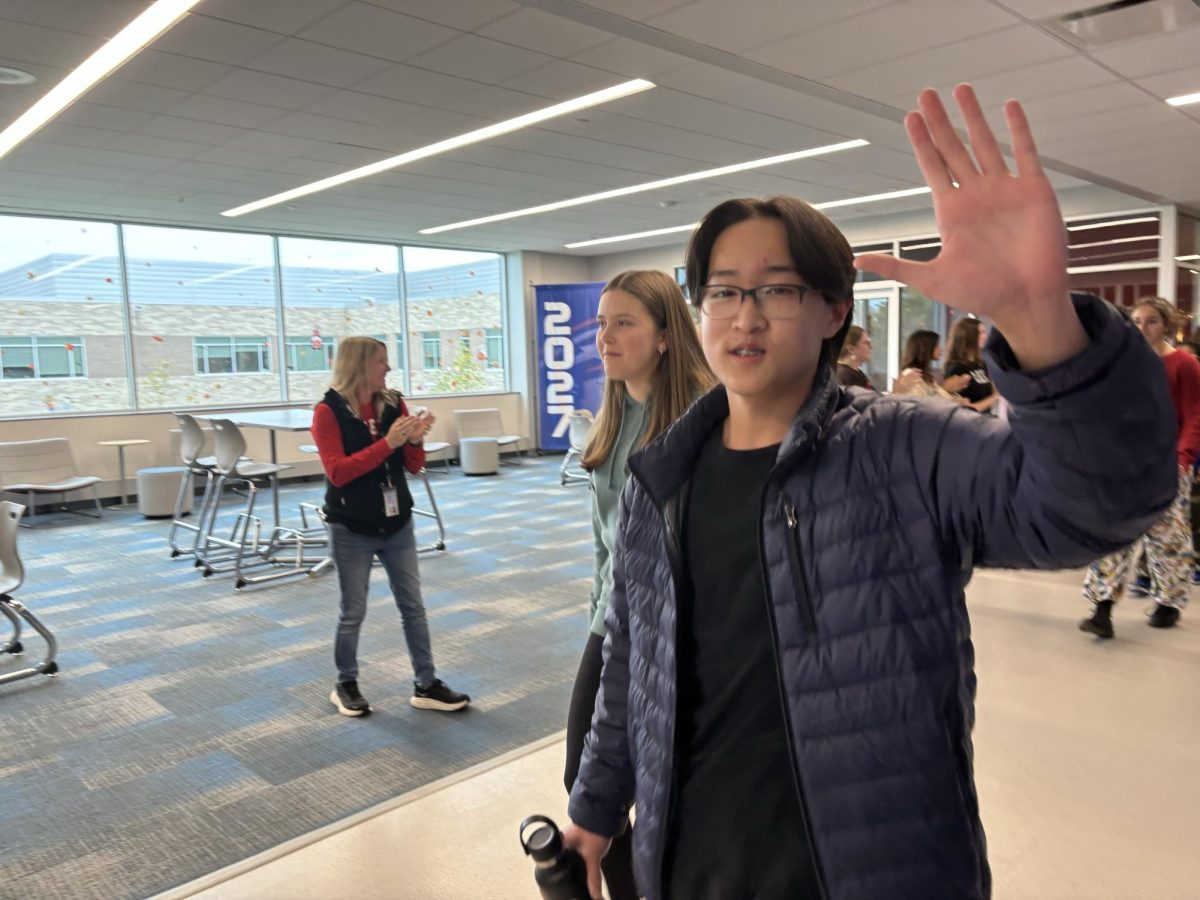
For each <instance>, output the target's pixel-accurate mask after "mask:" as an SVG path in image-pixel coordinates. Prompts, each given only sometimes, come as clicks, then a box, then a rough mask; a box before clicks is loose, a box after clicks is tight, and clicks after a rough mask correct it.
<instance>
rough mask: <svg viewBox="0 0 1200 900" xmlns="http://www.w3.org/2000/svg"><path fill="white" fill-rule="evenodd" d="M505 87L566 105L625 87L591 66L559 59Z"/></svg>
mask: <svg viewBox="0 0 1200 900" xmlns="http://www.w3.org/2000/svg"><path fill="white" fill-rule="evenodd" d="M501 83H502V84H503V86H504V87H506V88H511V89H512V90H514V91H518V92H521V93H523V94H526V95H532V96H537V97H544V98H546V99H548V100H552V101H554V100H557V101H563V100H570V99H571V98H573V97H582V96H583V95H584V94H590V93H593V92H594V91H601V90H604V89H605V88H608V87H613V86H614V85H617V84H620V83H621V77H620V76H618V75H614V74H612V73H611V72H602V71H600V70H599V69H596V68H593V67H591V66H581V65H579V64H577V63H574V62H568V61H567V60H565V59H556V60H554V61H553V62H549V63H547V64H546V65H544V66H540V67H538V68H536V69H532V70H530V71H528V72H525V73H524V74H521V75H518V76H516V77H515V78H508V79H506V80H505V81H503V82H501ZM534 102H536V101H534ZM584 115H586V113H584Z"/></svg>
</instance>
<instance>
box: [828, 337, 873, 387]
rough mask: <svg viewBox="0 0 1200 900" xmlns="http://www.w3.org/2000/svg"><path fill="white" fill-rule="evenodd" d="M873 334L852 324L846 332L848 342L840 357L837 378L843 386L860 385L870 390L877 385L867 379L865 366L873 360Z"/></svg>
mask: <svg viewBox="0 0 1200 900" xmlns="http://www.w3.org/2000/svg"><path fill="white" fill-rule="evenodd" d="M872 349H873V347H872V344H871V336H870V335H869V334H867V332H866V331H865V330H863V328H862V327H861V326H858V325H851V326H850V330H849V331H847V332H846V343H845V344H843V345H842V354H841V356H839V357H838V366H837V380H838V384H840V385H841V386H842V387H860V388H866V389H867V390H869V391H873V390H875V387H874V386H873V385H872V384H871V382H870V381H869V380H868V379H867V373H866V372H864V371H863V366H865V365H866V364H867V363H869V362H870V361H871V350H872Z"/></svg>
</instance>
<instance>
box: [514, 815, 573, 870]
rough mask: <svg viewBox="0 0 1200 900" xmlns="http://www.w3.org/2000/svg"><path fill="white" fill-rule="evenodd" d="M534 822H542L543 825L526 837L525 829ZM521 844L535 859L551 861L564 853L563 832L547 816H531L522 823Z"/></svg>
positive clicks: (537, 860)
mask: <svg viewBox="0 0 1200 900" xmlns="http://www.w3.org/2000/svg"><path fill="white" fill-rule="evenodd" d="M534 823H538V824H540V825H541V827H540V828H538V829H537V830H536V831H534V832H533V834H531V835H530V836H529V837H528V838H526V837H525V829H526V828H527V827H528V826H530V825H532V824H534ZM521 846H522V847H523V848H525V853H526V854H527V855H529V856H532V857H533V859H534V861H536V862H549V861H551V860H552V859H554V858H556V857H557V856H558V855H559V854H560V853H562V849H563V842H562V832H561V831H559V830H558V826H557V825H555V824H554V822H553V821H552V820H551V819H548V818H546V817H545V816H530V817H529V818H527V819H526V820H525V821H524V822H522V823H521Z"/></svg>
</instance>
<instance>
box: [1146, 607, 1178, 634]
mask: <svg viewBox="0 0 1200 900" xmlns="http://www.w3.org/2000/svg"><path fill="white" fill-rule="evenodd" d="M1178 621H1179V610H1178V609H1177V608H1175V607H1174V606H1164V605H1163V604H1162V603H1156V604H1154V612H1152V613H1150V618H1149V619H1147V620H1146V624H1147V625H1149V626H1150V627H1151V628H1171V627H1173V626H1174V625H1175V623H1176V622H1178Z"/></svg>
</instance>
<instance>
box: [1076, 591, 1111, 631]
mask: <svg viewBox="0 0 1200 900" xmlns="http://www.w3.org/2000/svg"><path fill="white" fill-rule="evenodd" d="M1079 630H1080V631H1086V632H1087V633H1088V634H1094V635H1095V636H1096V637H1098V638H1110V637H1112V636H1113V627H1112V601H1111V600H1101V601H1100V602H1099V603H1097V604H1096V609H1095V611H1094V612H1093V613H1092V615H1091V618H1088V619H1084V620H1083V621H1082V622H1080V623H1079Z"/></svg>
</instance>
